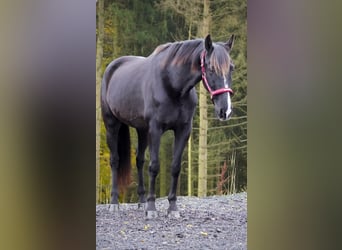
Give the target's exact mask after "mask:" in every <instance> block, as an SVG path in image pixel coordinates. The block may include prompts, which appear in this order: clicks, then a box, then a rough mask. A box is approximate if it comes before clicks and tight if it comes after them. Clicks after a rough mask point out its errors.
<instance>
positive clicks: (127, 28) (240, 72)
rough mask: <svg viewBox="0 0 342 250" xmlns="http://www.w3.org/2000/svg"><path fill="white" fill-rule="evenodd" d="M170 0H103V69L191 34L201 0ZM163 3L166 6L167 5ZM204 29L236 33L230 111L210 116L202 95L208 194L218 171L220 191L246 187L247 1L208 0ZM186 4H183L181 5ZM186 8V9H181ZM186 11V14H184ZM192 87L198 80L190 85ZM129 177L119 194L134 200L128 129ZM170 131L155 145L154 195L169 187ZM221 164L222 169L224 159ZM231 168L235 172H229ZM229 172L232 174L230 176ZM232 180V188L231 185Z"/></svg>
mask: <svg viewBox="0 0 342 250" xmlns="http://www.w3.org/2000/svg"><path fill="white" fill-rule="evenodd" d="M180 2H181V1H176V0H159V1H156V0H127V1H125V0H111V1H109V0H108V1H106V2H105V28H104V33H105V34H104V44H103V52H104V53H103V65H102V68H103V70H104V69H105V67H106V66H107V65H108V64H109V63H110V62H111V61H112V60H114V59H115V58H117V57H120V56H123V55H141V56H148V55H149V54H150V53H152V52H153V50H154V49H155V48H156V47H157V46H158V45H159V44H163V43H166V42H173V41H175V40H186V39H188V38H189V35H190V37H191V38H195V37H196V34H197V29H198V28H199V27H200V22H199V20H200V19H201V15H202V14H200V13H199V14H198V15H196V11H202V9H201V8H203V7H202V1H199V0H191V1H190V0H186V2H187V3H189V4H191V6H193V8H192V9H191V11H185V12H184V9H183V12H180V11H176V10H175V8H171V7H170V4H177V3H178V4H179V3H180ZM168 6H169V7H168ZM210 8H211V9H210V11H211V24H210V34H211V36H212V38H213V39H214V41H226V40H228V38H229V36H230V35H231V34H233V33H234V34H235V35H236V37H237V38H236V41H235V44H234V48H233V50H232V52H231V57H232V59H233V61H234V64H235V72H234V74H233V89H234V91H235V95H234V97H233V111H234V116H233V118H232V119H231V120H229V122H224V123H222V122H220V121H218V120H217V119H216V117H214V108H213V106H212V104H211V100H210V99H209V97H208V100H207V101H208V119H209V120H208V122H209V125H208V127H209V130H208V194H216V193H218V184H219V182H220V178H221V176H223V179H224V183H223V185H222V188H223V192H222V193H230V192H232V190H235V191H237V192H239V191H242V190H246V189H247V1H246V0H242V1H241V0H225V1H222V0H211V1H210ZM187 9H188V8H187ZM185 10H186V9H185ZM187 13H190V14H187ZM189 15H191V16H189ZM196 89H198V86H197V87H196ZM198 123H199V121H198V110H197V111H196V114H195V117H194V122H193V124H194V128H193V131H192V152H191V153H192V161H191V165H192V172H193V176H194V179H193V194H195V195H196V194H197V178H196V176H197V173H198V172H197V169H198V160H197V159H198V157H197V154H198V153H197V152H198ZM131 140H132V142H131V145H132V156H131V157H132V164H133V165H132V170H133V171H132V180H133V183H132V184H131V186H130V187H129V188H128V190H127V192H126V193H125V194H123V195H122V196H121V200H124V201H126V202H136V201H137V194H136V187H137V183H136V181H137V172H136V168H135V149H136V145H137V136H136V133H135V130H134V129H131ZM172 145H173V133H172V132H169V133H166V134H165V135H164V136H163V138H162V143H161V148H160V162H161V171H160V174H159V175H158V178H157V183H156V190H157V196H165V195H167V193H168V191H169V183H170V164H171V160H172ZM146 157H147V159H146V161H145V167H144V169H145V170H147V168H148V161H149V159H148V158H149V155H148V150H147V153H146ZM187 160H188V159H187V149H186V150H185V152H184V154H183V161H182V170H181V175H180V180H179V192H178V194H179V195H187V172H188V166H187ZM225 163H226V164H227V170H224V164H225ZM100 164H101V169H100V187H98V188H100V190H101V192H100V201H99V202H100V203H108V202H109V201H110V185H111V178H110V166H109V151H108V148H107V145H106V132H105V129H104V126H103V125H102V127H101V150H100ZM234 171H235V172H234ZM233 173H235V179H233V178H231V177H232V174H233ZM144 177H145V187H146V188H147V187H148V174H147V171H145V176H144ZM232 185H233V186H234V189H232Z"/></svg>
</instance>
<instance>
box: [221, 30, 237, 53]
mask: <svg viewBox="0 0 342 250" xmlns="http://www.w3.org/2000/svg"><path fill="white" fill-rule="evenodd" d="M234 41H235V35H234V34H233V35H231V37H230V38H229V40H228V41H227V42H226V43H225V44H224V45H225V47H226V48H227V50H228V52H230V51H231V50H232V48H233V45H234Z"/></svg>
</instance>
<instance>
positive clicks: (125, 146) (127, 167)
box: [101, 60, 131, 191]
mask: <svg viewBox="0 0 342 250" xmlns="http://www.w3.org/2000/svg"><path fill="white" fill-rule="evenodd" d="M121 64H122V61H121V60H115V61H113V62H111V63H110V64H109V65H108V66H107V68H106V70H105V72H104V74H103V79H102V84H101V111H102V117H103V121H104V123H105V125H106V128H107V126H109V127H110V124H111V123H112V121H113V120H114V119H116V118H115V117H114V115H113V113H112V111H111V109H110V107H109V105H108V102H107V89H108V84H109V81H110V79H111V78H112V75H113V74H114V71H115V70H116V69H117V68H118V67H119V66H120V65H121ZM107 129H108V128H107ZM118 154H119V166H118V177H117V178H118V185H119V188H120V189H121V191H124V190H125V188H126V187H127V186H128V185H129V184H130V181H131V178H130V176H131V175H130V173H131V142H130V134H129V127H128V126H127V125H126V124H123V123H122V124H121V126H120V129H119V134H118Z"/></svg>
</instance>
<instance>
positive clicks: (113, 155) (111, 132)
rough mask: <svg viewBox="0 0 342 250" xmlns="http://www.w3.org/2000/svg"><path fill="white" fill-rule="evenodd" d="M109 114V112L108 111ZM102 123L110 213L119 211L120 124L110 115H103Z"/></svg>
mask: <svg viewBox="0 0 342 250" xmlns="http://www.w3.org/2000/svg"><path fill="white" fill-rule="evenodd" d="M109 112H110V111H109ZM103 121H104V124H105V127H106V131H107V132H106V136H107V145H108V148H109V151H110V167H111V172H112V190H111V205H110V208H109V210H110V211H117V210H118V209H119V200H118V196H119V192H118V168H119V153H118V137H119V130H120V126H121V123H120V122H119V121H118V120H117V119H116V118H115V117H114V116H113V114H111V113H105V114H104V116H103Z"/></svg>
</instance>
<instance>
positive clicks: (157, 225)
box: [96, 193, 247, 250]
mask: <svg viewBox="0 0 342 250" xmlns="http://www.w3.org/2000/svg"><path fill="white" fill-rule="evenodd" d="M177 205H178V208H179V210H180V216H181V217H180V218H169V217H167V208H168V200H167V198H159V199H157V200H156V207H157V210H158V217H157V218H155V219H152V220H145V212H144V211H143V210H142V209H138V204H120V208H119V211H118V212H116V213H115V212H110V211H109V205H97V206H96V249H151V250H154V249H163V250H164V249H227V250H238V249H247V194H246V193H239V194H233V195H228V196H210V197H206V198H197V197H184V196H181V197H178V201H177Z"/></svg>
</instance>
